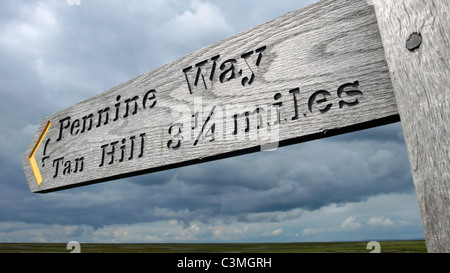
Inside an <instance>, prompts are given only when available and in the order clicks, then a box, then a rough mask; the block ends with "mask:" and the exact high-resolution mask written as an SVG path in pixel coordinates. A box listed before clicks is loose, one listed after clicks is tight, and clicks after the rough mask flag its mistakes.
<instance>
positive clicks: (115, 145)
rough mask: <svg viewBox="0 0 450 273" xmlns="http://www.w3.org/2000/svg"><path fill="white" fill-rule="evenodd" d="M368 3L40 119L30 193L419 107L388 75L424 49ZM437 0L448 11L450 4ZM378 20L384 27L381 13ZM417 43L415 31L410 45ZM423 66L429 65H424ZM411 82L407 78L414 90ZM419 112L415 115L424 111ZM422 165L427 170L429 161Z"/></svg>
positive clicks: (321, 132)
mask: <svg viewBox="0 0 450 273" xmlns="http://www.w3.org/2000/svg"><path fill="white" fill-rule="evenodd" d="M419 2H420V1H419ZM425 2H428V1H425ZM374 5H375V6H373V5H369V4H368V2H367V1H366V0H360V1H355V0H337V1H319V2H317V3H315V4H312V5H310V6H307V7H305V8H302V9H299V10H297V11H294V12H291V13H289V14H287V15H285V16H282V17H279V18H277V19H274V20H272V21H269V22H267V23H265V24H262V25H260V26H257V27H254V28H252V29H250V30H247V31H244V32H242V33H239V34H237V35H235V36H233V37H230V38H228V39H226V40H223V41H221V42H219V43H217V44H214V45H211V46H208V47H205V48H203V49H200V50H198V51H196V52H194V53H192V54H189V55H187V56H185V57H183V58H181V59H179V60H177V61H174V62H172V63H170V64H167V65H164V66H162V67H160V68H158V69H156V70H153V71H151V72H148V73H146V74H144V75H141V76H139V77H137V78H135V79H132V80H130V81H128V82H125V83H123V84H121V85H119V86H116V87H114V88H112V89H110V90H107V91H105V92H103V93H100V94H98V95H97V96H95V97H92V98H90V99H88V100H86V101H83V102H80V103H78V104H76V105H74V106H72V107H70V108H68V109H65V110H63V111H61V112H58V113H55V114H53V115H50V116H48V117H45V118H44V119H43V121H42V123H41V124H40V126H39V128H38V130H37V133H36V135H35V136H34V138H33V139H32V141H31V143H30V145H29V147H28V149H27V150H26V152H25V155H24V157H23V159H22V165H23V168H24V171H25V174H26V177H27V180H28V184H29V186H30V189H31V191H32V192H39V193H45V192H51V191H56V190H62V189H67V188H71V187H77V186H83V185H88V184H92V183H98V182H104V181H109V180H113V179H118V178H123V177H129V176H133V175H139V174H144V173H150V172H155V171H160V170H164V169H169V168H176V167H179V166H185V165H189V164H195V163H200V162H205V161H208V160H215V159H220V158H225V157H231V156H235V155H240V154H244V153H250V152H256V151H261V150H266V149H272V148H276V147H278V146H284V145H289V144H294V143H299V142H304V141H308V140H313V139H317V138H322V137H328V136H333V135H336V134H342V133H347V132H351V131H355V130H361V129H365V128H369V127H373V126H378V125H383V124H387V123H392V122H396V121H399V119H400V116H402V121H403V115H406V116H408V115H409V114H410V112H411V111H412V112H414V109H416V108H417V109H419V108H421V106H419V105H415V106H405V107H406V108H408V109H406V110H402V108H401V107H399V106H397V103H398V102H399V101H400V102H401V105H404V104H407V103H412V102H410V101H409V94H406V95H405V94H404V93H401V92H409V89H408V90H401V91H399V90H398V89H402V84H403V81H404V78H401V79H400V80H397V79H396V78H395V77H397V75H398V74H397V73H400V72H399V69H402V66H401V65H402V64H403V62H406V61H408V58H414V57H417V58H420V57H418V55H420V54H421V53H420V52H421V50H426V49H422V48H420V49H419V50H417V48H415V49H414V50H415V52H412V53H411V50H409V49H406V48H402V49H400V48H397V47H405V41H401V42H402V43H401V45H397V43H399V41H397V40H393V39H391V37H390V36H391V34H390V33H387V32H385V31H383V30H382V31H381V35H380V29H379V24H380V23H379V22H378V21H383V19H386V18H387V17H386V15H384V14H385V12H386V10H383V9H384V8H390V7H389V5H387V4H381V3H375V2H374ZM422 5H423V4H422ZM442 6H443V7H444V8H446V9H447V10H448V4H447V3H445V4H444V2H442ZM374 7H375V8H374ZM441 8H442V7H441ZM375 10H377V12H378V13H377V14H376V13H375ZM444 10H445V9H444ZM443 14H444V15H442V16H444V17H445V12H444V13H443ZM377 15H378V20H377ZM447 15H448V13H447ZM380 17H381V18H383V19H380ZM444 19H446V20H447V21H448V18H444ZM391 20H393V19H392V18H391ZM393 21H395V20H393ZM381 24H383V25H386V26H388V27H390V21H389V18H388V19H386V20H385V21H383V22H382V23H381ZM444 26H445V24H444ZM396 27H398V26H396ZM401 27H403V26H401ZM401 30H402V31H404V29H403V28H402V29H401ZM395 31H397V30H395ZM417 31H420V29H417ZM399 32H401V31H400V30H399ZM447 32H448V30H447ZM395 34H397V33H395ZM447 34H448V33H447ZM422 37H423V35H422ZM401 38H404V39H406V38H407V37H406V38H405V37H403V36H402V37H401ZM411 39H412V38H411ZM422 39H425V37H423V38H422ZM426 39H430V37H426ZM442 42H443V43H444V44H438V45H440V46H442V50H443V51H444V53H442V54H443V55H442V56H443V57H442V56H441V57H442V59H441V61H442V62H443V70H442V71H441V74H440V76H439V80H441V82H439V83H440V84H447V85H446V86H445V85H444V86H443V88H442V89H441V90H438V89H433V88H432V89H433V90H434V91H436V92H437V91H442V92H443V93H444V95H442V94H435V97H434V98H431V99H430V100H432V101H437V103H438V104H439V105H440V107H441V108H440V110H436V114H437V115H441V116H443V117H442V121H437V124H436V125H442V126H443V129H441V127H439V128H436V130H443V133H447V139H445V140H442V141H443V142H442V143H443V145H444V147H443V149H444V150H445V149H446V152H444V153H442V152H439V151H438V153H439V156H441V157H442V156H443V158H440V159H442V160H444V161H446V163H448V158H449V153H448V107H449V100H448V76H449V75H448V58H447V56H448V54H447V53H448V52H447V53H446V52H445V50H448V36H447V40H445V39H443V41H442ZM445 42H446V43H447V44H445ZM417 43H418V42H417V41H416V40H415V39H412V40H411V41H410V46H411V47H417V45H416V44H417ZM423 43H424V44H425V42H423ZM426 43H430V42H429V41H428V42H426ZM419 46H420V45H419ZM403 49H404V51H406V52H397V51H401V50H403ZM385 50H386V53H385ZM408 54H412V56H410V55H408ZM386 56H388V57H386ZM433 58H439V57H436V56H432V57H431V59H430V60H431V61H433V60H434V59H433ZM427 60H428V59H427ZM399 64H400V65H399ZM427 64H429V66H430V67H428V66H427V71H426V72H427V73H428V72H430V69H431V68H432V66H433V65H432V63H428V62H427ZM388 65H389V66H388ZM391 65H392V66H391ZM445 65H447V66H445ZM401 73H403V72H401ZM422 74H423V72H422ZM391 79H393V80H391ZM421 81H422V80H421ZM413 82H414V81H411V82H409V83H410V84H411V83H413ZM420 84H421V83H420V82H419V83H418V85H417V86H415V88H416V89H415V90H418V91H417V92H418V93H420V92H421V90H422V87H421V85H420ZM437 86H438V87H439V85H437ZM440 87H442V86H440ZM434 91H433V92H434ZM425 93H426V92H425ZM395 94H396V95H395ZM420 95H421V96H426V95H424V94H420ZM396 96H397V98H396ZM398 96H402V98H401V99H399V98H398ZM409 107H411V109H410V108H409ZM427 109H429V108H427V107H424V109H420V111H419V112H417V113H416V115H419V116H421V118H422V117H423V116H422V114H421V113H422V112H421V111H427ZM399 112H400V116H399ZM403 113H404V114H403ZM434 117H435V116H433V117H431V116H430V118H434ZM406 119H408V117H406ZM418 120H421V119H418ZM425 120H426V122H427V121H428V118H427V117H425ZM415 122H416V120H415V119H414V121H412V123H415ZM439 122H442V123H444V124H441V123H439ZM407 124H411V123H409V122H408V123H407ZM408 126H409V125H408ZM416 126H419V127H420V125H416V124H413V125H411V129H406V130H405V134H406V133H408V132H410V131H415V130H416ZM404 128H405V125H404ZM413 134H414V133H413ZM417 136H418V135H417ZM432 138H433V139H435V138H436V139H438V138H437V136H436V135H434V136H433V137H432ZM424 139H426V138H424ZM406 140H407V144H408V147H409V150H410V158H411V153H413V154H414V153H415V154H417V153H416V152H415V150H414V149H415V147H416V146H415V145H416V144H415V143H416V142H417V138H416V136H415V135H414V137H411V139H408V137H406ZM428 140H430V139H429V138H428ZM411 143H413V144H411ZM426 144H427V145H429V146H430V145H432V143H431V142H428V143H426ZM445 145H447V146H445ZM431 150H433V149H431ZM434 150H436V148H435V149H434ZM413 158H414V159H411V160H416V159H415V157H413ZM431 158H433V157H431ZM412 162H413V161H412ZM414 162H415V161H414ZM435 163H436V164H437V165H439V166H440V167H442V169H443V173H437V174H436V175H437V176H440V175H442V176H441V178H440V179H441V180H445V179H446V181H444V182H445V183H443V185H444V186H442V187H443V189H444V190H441V191H440V192H441V193H442V194H443V195H444V196H446V198H447V203H446V204H442V206H441V207H440V208H442V209H443V210H446V213H447V216H448V205H449V204H448V200H449V199H448V198H449V194H448V189H449V187H448V183H449V182H448V175H449V171H448V164H447V165H446V166H441V165H440V164H441V161H440V162H435ZM412 166H413V165H412ZM420 167H421V168H422V166H420ZM423 168H424V169H426V172H427V171H429V169H428V168H430V167H423ZM445 177H446V178H445ZM414 178H415V179H416V177H414ZM435 178H436V177H435V176H433V179H435ZM427 179H430V178H427ZM436 179H437V178H436ZM419 180H420V178H419ZM437 180H439V179H437ZM419 183H421V182H419ZM416 187H417V185H416ZM445 187H446V188H445ZM445 189H446V190H447V192H445ZM427 190H429V189H427ZM448 219H449V218H447V219H445V220H446V221H447V227H448V221H449V220H448ZM433 232H434V231H433ZM446 233H447V235H448V230H447V231H446ZM433 234H434V233H433ZM432 236H434V235H432ZM447 240H448V236H447ZM427 242H428V237H427ZM429 248H430V246H429ZM446 250H447V251H448V244H447V248H446Z"/></svg>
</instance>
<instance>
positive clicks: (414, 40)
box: [406, 32, 422, 51]
mask: <svg viewBox="0 0 450 273" xmlns="http://www.w3.org/2000/svg"><path fill="white" fill-rule="evenodd" d="M421 44H422V35H421V34H420V33H416V32H414V33H412V34H411V35H409V37H408V39H406V48H407V49H408V50H409V51H414V50H415V49H416V48H419V47H420V45H421Z"/></svg>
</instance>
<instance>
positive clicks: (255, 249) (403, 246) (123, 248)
mask: <svg viewBox="0 0 450 273" xmlns="http://www.w3.org/2000/svg"><path fill="white" fill-rule="evenodd" d="M367 243H368V242H329V243H185V244H184V243H183V244H182V243H174V244H170V243H168V244H165V243H164V244H92V243H86V244H85V243H82V242H81V243H80V246H81V253H369V252H370V251H371V250H368V249H366V246H367ZM379 243H380V248H381V253H426V252H427V249H426V245H425V241H424V240H414V241H379ZM66 246H67V244H66V243H42V244H41V243H0V253H68V252H70V250H67V249H66Z"/></svg>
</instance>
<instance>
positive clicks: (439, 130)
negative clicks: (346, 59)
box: [374, 0, 450, 252]
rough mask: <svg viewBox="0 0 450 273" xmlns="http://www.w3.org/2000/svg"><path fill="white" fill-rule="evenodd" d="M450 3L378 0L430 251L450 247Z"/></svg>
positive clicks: (384, 41) (446, 1) (389, 61)
mask: <svg viewBox="0 0 450 273" xmlns="http://www.w3.org/2000/svg"><path fill="white" fill-rule="evenodd" d="M449 3H450V2H449V1H448V0H434V1H431V0H408V1H394V0H385V1H384V0H383V1H377V0H376V1H374V4H375V7H376V13H377V18H378V22H379V27H380V30H381V35H382V40H383V44H384V48H385V51H386V58H387V61H388V65H389V69H390V73H391V76H392V81H393V84H394V90H395V96H396V100H397V104H398V109H399V113H400V117H401V123H402V127H403V132H404V136H405V141H406V144H407V149H408V153H409V160H410V165H411V170H412V175H413V179H414V184H415V188H416V193H417V197H418V202H419V207H420V211H421V215H422V221H423V227H424V232H425V238H426V241H427V248H428V251H429V252H450V111H449V109H450V61H449V60H450V58H449V56H450V42H449V41H450V4H449ZM413 33H417V34H420V35H421V36H422V43H421V44H420V46H419V47H418V48H417V49H415V50H413V51H410V50H409V49H407V48H406V41H407V39H408V37H409V36H410V35H411V34H413Z"/></svg>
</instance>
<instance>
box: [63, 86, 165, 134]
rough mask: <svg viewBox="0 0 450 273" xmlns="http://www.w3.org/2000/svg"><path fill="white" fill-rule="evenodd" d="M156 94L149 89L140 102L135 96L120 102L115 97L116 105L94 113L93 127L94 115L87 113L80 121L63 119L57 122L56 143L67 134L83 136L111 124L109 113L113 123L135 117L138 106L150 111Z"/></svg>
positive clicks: (119, 98)
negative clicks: (112, 116) (111, 115)
mask: <svg viewBox="0 0 450 273" xmlns="http://www.w3.org/2000/svg"><path fill="white" fill-rule="evenodd" d="M156 94H157V93H156V90H155V89H150V90H149V91H146V92H145V93H144V95H143V97H142V100H140V98H139V96H137V95H136V96H132V97H131V98H126V99H125V100H122V97H121V96H120V95H118V96H116V103H114V106H113V107H109V106H107V107H104V108H101V109H99V110H97V111H96V112H94V113H95V115H97V116H96V121H97V124H96V125H95V127H94V126H93V125H94V120H95V116H94V113H89V114H87V115H85V116H83V117H81V119H72V118H71V117H70V116H68V117H65V118H63V119H61V120H59V134H58V138H57V139H56V141H60V140H61V139H63V138H64V136H65V135H67V134H70V136H77V135H78V134H83V133H85V132H88V131H90V130H93V129H95V128H99V127H101V126H106V125H108V124H111V122H110V121H111V119H110V112H113V113H111V114H114V118H113V119H112V121H113V122H115V121H117V120H119V119H120V118H127V117H129V116H132V115H136V114H137V113H138V112H139V110H140V109H141V108H140V107H139V106H140V105H141V106H142V109H152V108H154V107H155V105H156V103H157V98H156ZM121 102H124V104H125V107H121V106H122V103H121ZM122 108H124V109H122ZM111 109H114V110H111Z"/></svg>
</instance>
